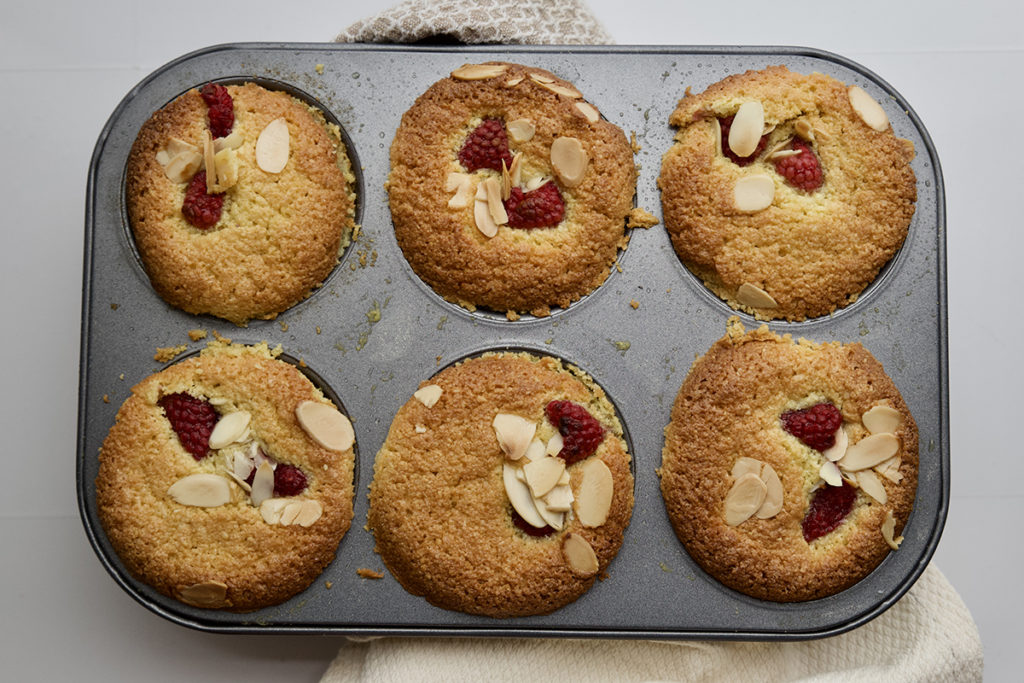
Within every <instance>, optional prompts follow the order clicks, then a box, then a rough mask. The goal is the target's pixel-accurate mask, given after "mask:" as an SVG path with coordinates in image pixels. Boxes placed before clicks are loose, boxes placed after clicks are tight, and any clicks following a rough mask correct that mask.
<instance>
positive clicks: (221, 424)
mask: <svg viewBox="0 0 1024 683" xmlns="http://www.w3.org/2000/svg"><path fill="white" fill-rule="evenodd" d="M251 420H252V415H251V414H250V413H249V412H248V411H246V410H237V411H235V412H233V413H228V414H227V415H225V416H224V417H222V418H220V419H219V420H217V424H216V426H214V428H213V431H212V432H210V448H212V449H214V450H217V449H218V448H224V447H225V446H229V445H231V444H233V443H235V442H236V441H238V440H239V437H240V436H242V435H244V434H245V433H246V432H247V431H248V429H249V422H250V421H251ZM246 474H247V475H248V473H246Z"/></svg>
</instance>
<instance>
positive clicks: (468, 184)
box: [445, 172, 476, 209]
mask: <svg viewBox="0 0 1024 683" xmlns="http://www.w3.org/2000/svg"><path fill="white" fill-rule="evenodd" d="M445 190H446V191H448V192H454V193H455V194H454V195H452V198H451V199H449V200H448V208H449V209H464V208H466V207H467V206H469V203H470V202H471V201H473V194H474V193H475V192H476V188H475V187H474V186H473V176H471V175H469V174H468V173H456V172H452V173H449V174H448V178H447V180H446V182H445Z"/></svg>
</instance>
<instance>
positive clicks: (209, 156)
mask: <svg viewBox="0 0 1024 683" xmlns="http://www.w3.org/2000/svg"><path fill="white" fill-rule="evenodd" d="M215 154H216V152H214V151H213V135H211V134H210V131H208V130H204V131H203V167H204V168H205V169H206V193H207V194H216V192H217V190H216V188H217V163H216V162H215V161H214V155H215Z"/></svg>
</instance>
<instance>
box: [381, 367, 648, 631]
mask: <svg viewBox="0 0 1024 683" xmlns="http://www.w3.org/2000/svg"><path fill="white" fill-rule="evenodd" d="M555 401H566V402H569V403H568V404H566V403H562V404H556V407H555V408H551V410H562V411H563V412H555V413H553V414H554V415H555V420H556V422H557V423H558V425H559V426H558V427H556V426H555V425H554V424H553V423H552V422H551V421H550V420H549V419H548V418H547V417H546V410H548V406H549V404H551V403H552V402H555ZM428 406H429V407H428ZM581 410H582V411H585V412H586V413H589V415H590V416H591V417H590V418H581V419H582V420H583V421H584V422H590V426H589V427H588V429H591V430H593V429H594V427H595V425H596V426H597V427H596V431H592V432H590V433H591V434H592V439H593V441H591V444H592V445H595V444H596V451H594V452H593V453H592V454H590V455H588V454H587V450H588V449H587V448H586V447H585V445H582V444H583V442H586V441H587V437H585V436H583V437H580V436H579V433H580V430H578V429H577V430H572V429H571V428H569V427H567V426H566V419H565V415H564V411H581ZM499 416H503V417H499ZM510 416H512V417H510ZM593 420H596V422H593ZM510 423H511V426H509V425H510ZM521 429H525V431H520V430H521ZM562 430H567V434H568V433H572V434H573V435H574V436H569V435H566V436H565V437H564V438H563V437H562ZM602 432H603V433H602ZM499 438H501V439H502V443H503V444H504V445H500V444H499ZM559 441H561V442H562V444H561V450H560V451H559V450H558V448H559V445H558V443H559ZM598 441H599V443H597V442H598ZM517 444H518V445H517ZM523 449H526V454H525V455H521V453H522V452H523ZM506 453H508V455H506ZM552 453H559V455H558V456H553V455H551V454H552ZM516 455H520V457H518V458H517V459H515V460H513V459H512V458H513V457H514V456H516ZM580 457H582V459H581V460H575V461H574V458H580ZM554 461H557V462H554ZM573 461H574V462H573ZM629 461H630V456H629V454H628V452H627V450H626V443H625V441H624V439H623V437H622V427H621V425H620V423H619V421H618V419H617V418H616V415H615V411H614V409H613V408H612V406H611V403H610V402H609V401H608V399H607V397H606V396H605V394H604V392H603V391H602V390H601V388H600V387H598V386H597V385H596V384H595V383H594V382H593V381H592V380H591V379H590V378H589V377H587V376H586V375H585V374H583V373H582V372H581V371H579V370H578V369H576V368H574V367H571V366H565V365H563V364H562V363H561V362H560V361H558V360H556V359H554V358H551V357H536V356H532V355H529V354H526V353H500V354H486V355H484V356H481V357H477V358H473V359H470V360H466V361H464V362H462V363H459V364H458V365H454V366H452V367H449V368H447V369H445V370H443V371H441V372H440V373H439V374H437V375H436V376H435V377H433V378H432V379H431V380H430V381H429V383H424V384H423V385H421V388H420V390H418V391H417V392H416V394H415V395H414V397H413V398H411V399H409V401H408V402H407V403H406V404H405V405H404V406H403V407H402V408H401V409H400V410H399V411H398V414H397V415H396V416H395V419H394V421H393V422H392V424H391V429H390V431H389V432H388V436H387V440H386V441H385V442H384V445H383V446H382V447H381V449H380V451H379V452H378V453H377V459H376V463H375V465H374V478H373V483H372V484H371V486H370V512H369V527H370V529H372V530H373V533H374V535H375V537H376V542H377V551H378V552H379V553H380V555H381V557H382V558H383V560H384V563H385V565H386V566H387V567H388V569H389V570H390V571H391V573H392V574H393V575H394V576H395V578H396V579H398V581H399V582H400V583H401V584H402V586H403V587H405V589H406V590H407V591H409V592H410V593H412V594H414V595H421V596H424V597H425V598H426V599H427V600H428V601H429V602H431V603H432V604H434V605H437V606H438V607H443V608H445V609H452V610H459V611H462V612H468V613H470V614H480V615H486V616H491V617H512V616H526V615H534V614H547V613H549V612H551V611H553V610H556V609H558V608H559V607H562V606H564V605H566V604H568V603H570V602H572V601H574V600H576V599H577V598H578V597H579V596H580V595H582V594H583V593H584V592H586V591H587V590H588V589H589V588H590V586H591V585H592V584H593V583H594V580H595V578H597V576H598V575H601V574H603V573H604V572H605V570H606V569H607V567H608V564H609V563H610V562H611V560H612V558H613V557H615V554H616V553H617V552H618V550H619V547H620V546H621V545H622V537H623V532H624V531H625V529H626V526H627V525H628V524H629V519H630V516H631V514H632V509H633V476H632V474H631V472H630V469H629ZM564 462H571V464H569V465H567V466H564V470H563V469H559V468H560V467H563V465H560V464H559V463H564ZM548 465H552V466H554V467H555V468H556V470H555V473H554V475H552V476H557V477H558V482H559V483H558V485H556V486H555V487H554V488H553V489H552V491H551V492H549V493H548V494H544V493H543V491H544V489H543V488H537V489H536V491H537V493H538V494H539V495H541V496H544V498H541V499H537V498H536V497H534V496H533V493H532V491H533V490H534V489H532V488H530V487H533V486H535V485H536V486H538V487H540V486H542V482H541V479H543V477H544V474H543V472H542V471H545V470H546V466H548ZM534 475H536V478H535V476H534ZM564 475H567V476H564ZM519 477H522V479H520V478H519ZM527 477H529V479H527ZM509 480H511V481H509ZM527 481H529V482H530V483H529V484H527V483H526V482H527ZM552 481H554V480H553V479H552ZM555 489H560V490H555ZM524 492H525V493H524ZM567 492H568V493H569V496H568V497H566V498H564V500H565V501H568V503H567V505H565V506H563V507H567V508H569V511H568V512H562V513H555V512H554V511H553V509H554V508H556V507H559V505H557V504H556V502H555V499H556V497H559V496H560V495H562V494H565V493H567ZM513 500H515V503H513V502H512V501H513ZM538 500H543V501H545V502H544V505H545V506H547V505H548V504H549V503H550V506H551V507H550V508H549V509H548V510H547V511H546V512H545V514H546V515H553V516H554V519H553V520H551V522H552V524H554V525H555V526H559V525H560V526H561V528H560V529H558V530H555V528H554V527H553V526H550V525H547V528H546V529H545V528H544V526H538V525H545V521H544V520H546V519H550V517H545V518H544V519H542V520H540V521H539V522H534V523H531V522H529V521H527V519H528V518H530V517H532V516H534V515H536V514H538V512H537V511H538V510H539V509H540V508H539V507H535V508H533V512H531V511H530V510H526V511H525V512H524V514H523V515H522V516H519V515H518V513H517V512H516V510H523V507H522V505H523V504H526V505H527V506H530V505H535V506H536V505H539V503H538V502H537V501H538ZM526 513H529V514H526ZM559 515H561V516H559ZM538 529H539V530H538ZM528 532H529V533H528ZM538 533H540V534H546V535H542V536H534V535H531V534H538ZM588 562H589V563H590V564H589V565H588V564H587V563H588Z"/></svg>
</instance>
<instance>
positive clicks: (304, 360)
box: [299, 358, 309, 368]
mask: <svg viewBox="0 0 1024 683" xmlns="http://www.w3.org/2000/svg"><path fill="white" fill-rule="evenodd" d="M299 367H300V368H308V367H309V366H308V365H306V359H305V358H300V359H299Z"/></svg>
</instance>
